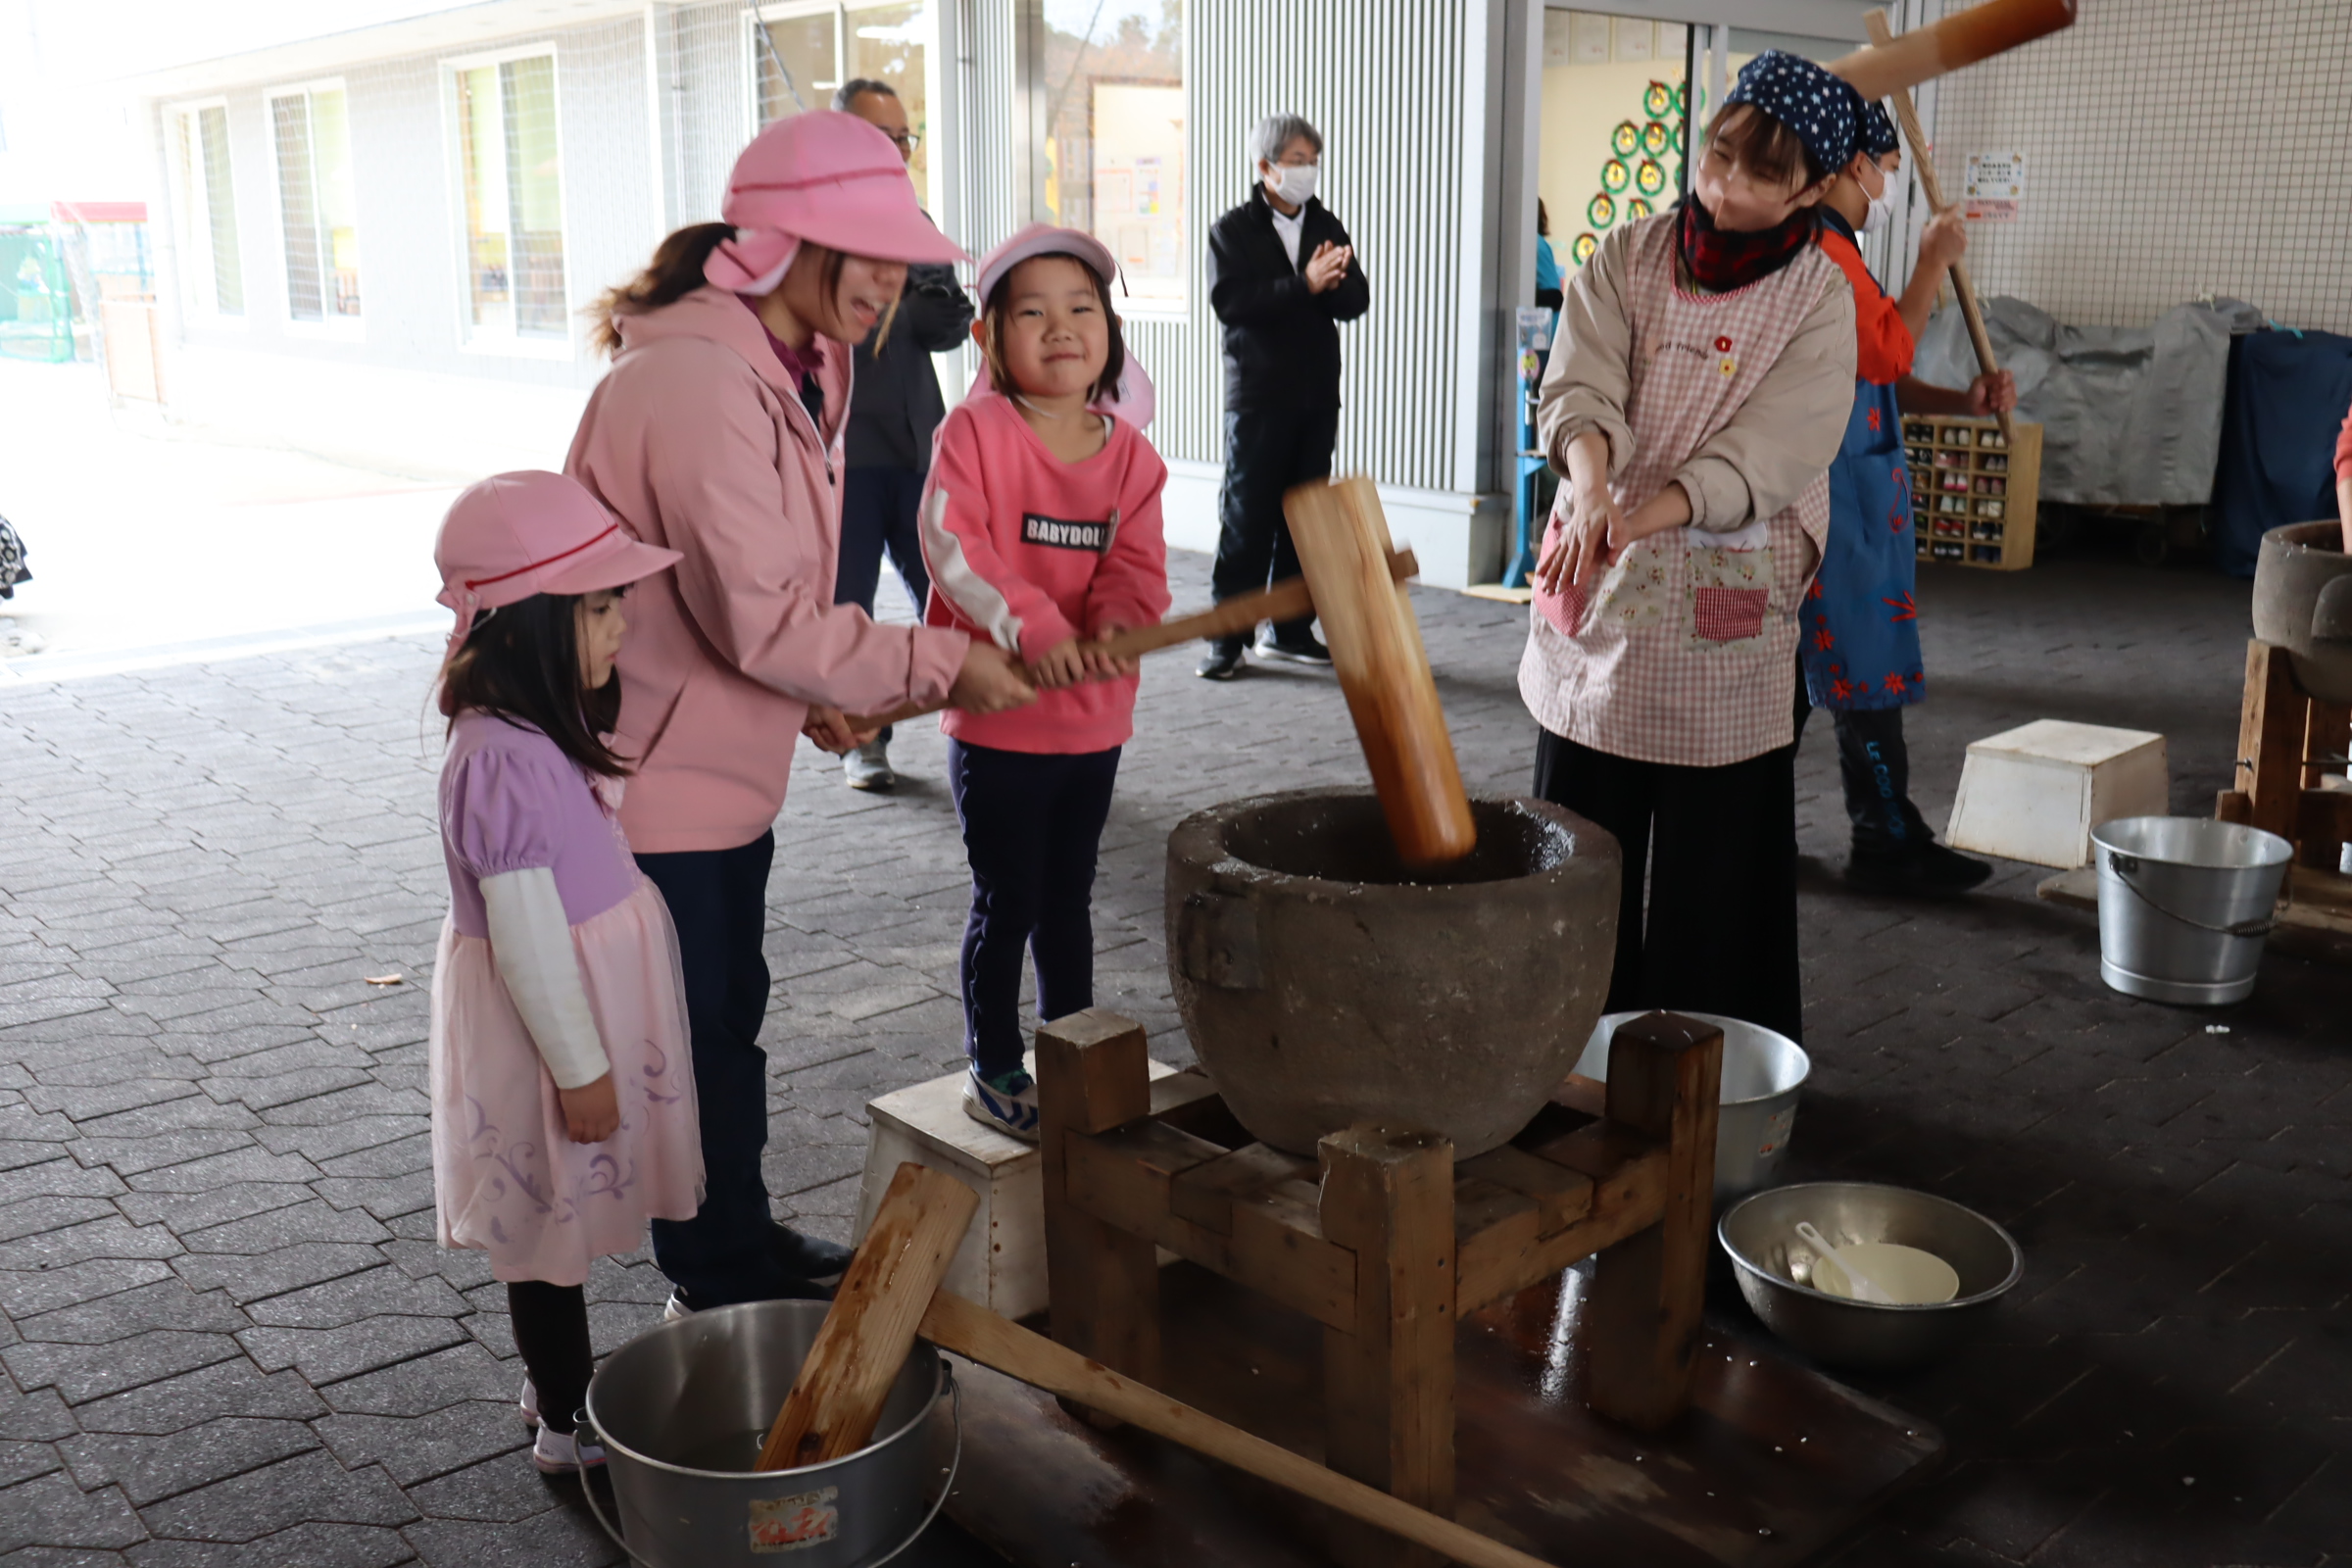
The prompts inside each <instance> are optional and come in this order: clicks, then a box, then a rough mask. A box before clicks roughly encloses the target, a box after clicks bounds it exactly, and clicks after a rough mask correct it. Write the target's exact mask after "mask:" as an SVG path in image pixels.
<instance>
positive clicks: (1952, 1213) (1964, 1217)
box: [1715, 1182, 2026, 1371]
mask: <svg viewBox="0 0 2352 1568" xmlns="http://www.w3.org/2000/svg"><path fill="white" fill-rule="evenodd" d="M1808 1219H1809V1220H1811V1221H1812V1222H1813V1224H1814V1226H1815V1228H1817V1229H1818V1230H1819V1231H1820V1232H1821V1233H1822V1235H1824V1236H1826V1237H1827V1238H1829V1240H1830V1242H1831V1244H1832V1245H1834V1246H1837V1247H1850V1246H1853V1245H1855V1244H1857V1243H1861V1242H1893V1243H1896V1244H1897V1245H1899V1246H1903V1247H1916V1248H1919V1249H1921V1250H1924V1251H1930V1252H1934V1253H1935V1254H1936V1256H1937V1257H1940V1258H1942V1259H1943V1260H1944V1261H1945V1262H1947V1263H1949V1264H1951V1265H1952V1268H1953V1270H1954V1271H1955V1272H1957V1273H1958V1274H1959V1276H1960V1294H1959V1295H1958V1296H1957V1297H1954V1298H1953V1299H1951V1300H1948V1301H1940V1302H1937V1303H1936V1304H1935V1305H1933V1306H1887V1305H1881V1304H1880V1303H1878V1302H1875V1301H1855V1300H1849V1299H1846V1298H1844V1297H1842V1296H1831V1295H1829V1294H1827V1293H1826V1292H1822V1291H1817V1290H1815V1289H1813V1287H1812V1278H1813V1261H1814V1251H1813V1249H1812V1248H1810V1247H1808V1246H1806V1245H1805V1244H1804V1243H1803V1242H1801V1241H1799V1240H1798V1239H1797V1235H1796V1225H1797V1222H1798V1221H1799V1220H1808ZM1715 1235H1716V1237H1717V1239H1718V1240H1720V1241H1721V1242H1722V1243H1723V1250H1725V1251H1726V1252H1728V1253H1730V1254H1731V1258H1732V1262H1733V1264H1734V1265H1735V1267H1736V1269H1737V1272H1738V1274H1739V1278H1740V1295H1742V1296H1744V1297H1746V1298H1747V1304H1748V1305H1749V1306H1750V1307H1752V1308H1754V1309H1755V1314H1756V1316H1758V1317H1760V1318H1762V1319H1763V1320H1764V1324H1765V1327H1767V1328H1769V1329H1771V1330H1772V1332H1773V1333H1775V1334H1777V1335H1779V1336H1780V1337H1781V1338H1782V1339H1784V1340H1786V1341H1788V1342H1789V1344H1790V1345H1792V1346H1794V1347H1796V1348H1798V1349H1799V1350H1802V1351H1804V1353H1805V1354H1807V1355H1809V1356H1811V1357H1813V1358H1814V1359H1815V1360H1817V1361H1826V1362H1829V1363H1831V1364H1833V1365H1837V1366H1851V1367H1865V1368H1870V1369H1872V1370H1876V1371H1891V1370H1893V1369H1895V1368H1898V1367H1906V1366H1911V1365H1914V1364H1916V1363H1918V1362H1921V1361H1927V1360H1932V1359H1934V1358H1935V1357H1936V1356H1939V1355H1943V1354H1946V1353H1947V1352H1949V1351H1950V1350H1952V1349H1954V1348H1957V1347H1958V1346H1959V1344H1960V1342H1961V1341H1963V1340H1965V1339H1966V1338H1967V1337H1968V1336H1969V1335H1970V1334H1972V1333H1974V1332H1975V1331H1976V1330H1977V1329H1979V1328H1981V1327H1982V1326H1983V1325H1984V1323H1985V1319H1986V1318H1987V1317H1989V1316H1990V1315H1991V1314H1992V1309H1993V1307H1994V1306H1995V1305H1996V1304H1998V1302H1999V1301H2000V1299H2001V1298H2002V1297H2004V1296H2006V1295H2008V1294H2009V1292H2010V1290H2011V1289H2012V1288H2013V1287H2014V1286H2015V1285H2016V1284H2017V1282H2018V1281H2019V1280H2020V1279H2022V1278H2023V1277H2024V1276H2025V1272H2026V1255H2025V1253H2024V1252H2022V1251H2020V1250H2018V1246H2017V1243H2016V1242H2015V1241H2014V1240H2013V1239H2011V1237H2010V1235H2009V1233H2008V1232H2007V1231H2005V1230H2003V1229H2001V1228H2000V1227H1999V1226H1998V1225H1995V1224H1994V1223H1993V1222H1992V1221H1990V1220H1988V1219H1986V1218H1985V1216H1984V1215H1982V1214H1980V1213H1978V1212H1977V1211H1976V1210H1975V1209H1972V1208H1966V1207H1963V1206H1962V1205H1961V1204H1958V1203H1955V1202H1953V1201H1951V1200H1949V1199H1945V1198H1937V1197H1936V1196H1934V1195H1933V1194H1930V1193H1919V1192H1913V1191H1912V1190H1911V1189H1910V1188H1907V1187H1881V1186H1878V1185H1876V1184H1875V1183H1871V1182H1805V1183H1801V1184H1799V1185H1797V1186H1794V1187H1775V1188H1772V1189H1770V1190H1769V1191H1766V1192H1761V1193H1757V1194H1754V1195H1753V1196H1751V1197H1748V1198H1744V1199H1742V1200H1740V1201H1739V1202H1737V1203H1734V1204H1733V1205H1732V1206H1731V1208H1730V1209H1728V1210H1727V1211H1725V1213H1724V1216H1723V1219H1722V1222H1721V1223H1719V1224H1718V1225H1717V1226H1716V1227H1715Z"/></svg>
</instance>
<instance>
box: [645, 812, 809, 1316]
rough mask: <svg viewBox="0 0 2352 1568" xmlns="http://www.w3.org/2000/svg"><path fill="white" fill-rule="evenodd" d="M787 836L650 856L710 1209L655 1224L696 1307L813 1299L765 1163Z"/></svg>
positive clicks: (659, 1252) (662, 1248) (659, 1255)
mask: <svg viewBox="0 0 2352 1568" xmlns="http://www.w3.org/2000/svg"><path fill="white" fill-rule="evenodd" d="M775 857H776V836H775V834H773V833H762V834H760V836H759V837H758V838H756V839H754V840H753V841H752V842H751V843H749V844H745V845H740V846H738V847H736V848H735V849H732V850H693V851H687V852H684V853H681V854H676V855H640V856H638V857H637V865H638V868H639V869H640V870H642V871H644V872H645V874H646V875H647V876H648V877H650V878H651V879H652V880H653V884H654V886H656V887H658V888H660V889H661V890H662V900H663V902H664V903H666V904H667V905H668V906H669V918H670V921H671V923H672V924H674V925H675V926H676V927H677V929H678V956H679V959H680V961H681V963H682V965H683V967H684V969H685V974H686V1027H687V1030H688V1032H689V1034H691V1036H692V1037H693V1041H694V1091H695V1103H696V1104H697V1106H698V1107H700V1109H701V1111H702V1122H703V1172H704V1188H703V1206H702V1208H701V1209H700V1210H699V1211H697V1212H696V1214H695V1216H694V1218H692V1219H686V1220H671V1219H658V1220H655V1221H654V1222H653V1232H654V1261H655V1263H657V1264H658V1265H660V1267H661V1269H662V1273H663V1274H664V1275H666V1276H668V1279H669V1282H670V1283H671V1284H672V1285H675V1286H677V1287H678V1288H679V1290H681V1291H683V1292H684V1293H685V1299H686V1304H687V1305H688V1306H691V1307H693V1308H695V1309H696V1310H697V1311H701V1310H703V1309H704V1308H706V1307H712V1306H731V1305H733V1304H734V1303H735V1302H737V1301H764V1300H769V1299H774V1298H776V1297H780V1296H787V1295H801V1294H805V1292H803V1291H802V1290H800V1289H798V1288H797V1287H798V1282H797V1281H794V1280H792V1279H791V1278H789V1277H788V1276H787V1275H786V1273H785V1272H784V1269H783V1266H782V1264H781V1263H779V1262H778V1261H777V1258H776V1256H775V1231H774V1220H773V1219H772V1218H771V1216H770V1215H769V1213H768V1207H767V1182H766V1180H765V1179H764V1178H763V1177H762V1176H761V1175H760V1154H761V1152H763V1151H764V1150H765V1149H766V1148H767V1053H766V1052H764V1051H762V1050H760V1024H761V1023H762V1022H763V1021H764V1020H765V1018H766V1016H767V958H766V956H764V955H763V954H762V953H761V952H760V942H761V939H762V938H763V937H764V936H765V935H766V932H767V873H768V867H769V866H770V865H771V864H773V863H774V861H775Z"/></svg>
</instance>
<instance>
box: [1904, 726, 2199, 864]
mask: <svg viewBox="0 0 2352 1568" xmlns="http://www.w3.org/2000/svg"><path fill="white" fill-rule="evenodd" d="M2171 796H2172V768H2171V764H2170V762H2169V761H2168V760H2167V758H2166V755H2165V745H2164V737H2163V736H2161V735H2153V734H2150V733H2149V732H2147V731H2146V730H2137V729H2110V728H2108V727H2106V726H2105V725H2101V724H2073V723H2069V722H2067V721H2066V720H2064V719H2056V718H2037V719H2035V720H2034V722H2033V723H2031V724H2021V725H2019V726H2018V727H2017V728H2016V729H2013V730H2006V731H2003V732H2002V733H2001V734H1998V735H1990V736H1987V737H1985V739H1984V740H1981V741H1972V742H1971V743H1970V744H1969V748H1968V760H1967V761H1966V762H1964V763H1963V764H1962V765H1961V768H1960V793H1959V796H1958V798H1957V799H1955V800H1954V801H1953V802H1952V821H1951V826H1950V827H1949V828H1948V829H1947V830H1946V831H1945V833H1944V837H1945V839H1946V840H1947V841H1948V842H1949V843H1950V844H1951V846H1952V848H1953V849H1955V850H1968V851H1972V852H1974V853H1975V854H1978V855H1997V856H1999V857H2000V858H2003V859H2005V860H2025V861H2028V862H2030V863H2032V864H2034V865H2052V866H2056V867H2058V868H2059V869H2060V870H2066V871H2071V870H2074V869H2076V868H2078V867H2081V866H2085V865H2088V864H2089V863H2090V830H2091V829H2092V828H2094V827H2096V826H2097V825H2098V824H2100V823H2101V822H2111V821H2113V820H2115V819H2116V818H2117V817H2119V816H2163V815H2165V814H2167V813H2168V812H2169V811H2170V810H2171Z"/></svg>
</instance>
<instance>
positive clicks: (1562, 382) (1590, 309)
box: [1536, 224, 1634, 479]
mask: <svg viewBox="0 0 2352 1568" xmlns="http://www.w3.org/2000/svg"><path fill="white" fill-rule="evenodd" d="M1631 232H1633V228H1632V225H1630V224H1629V225H1627V226H1626V227H1624V228H1620V229H1618V230H1617V231H1616V232H1615V233H1613V234H1611V235H1609V236H1608V238H1606V239H1604V240H1602V241H1601V242H1600V249H1598V250H1596V251H1594V252H1593V254H1592V256H1591V257H1590V258H1588V259H1587V260H1586V262H1585V265H1584V266H1583V267H1581V268H1579V269H1577V270H1576V273H1575V275H1574V276H1572V277H1571V278H1569V280H1568V289H1567V292H1566V294H1565V295H1564V296H1563V297H1562V299H1561V301H1560V322H1559V326H1558V327H1557V328H1556V329H1555V330H1554V331H1553V333H1552V335H1551V359H1550V361H1549V363H1547V364H1546V365H1545V366H1544V385H1543V388H1542V390H1541V391H1540V392H1539V393H1538V394H1537V397H1536V439H1537V440H1538V441H1539V442H1540V443H1541V444H1542V445H1543V448H1544V455H1545V456H1546V457H1548V458H1549V459H1550V460H1551V466H1552V470H1553V471H1554V472H1556V473H1559V474H1562V475H1565V474H1566V473H1567V472H1568V443H1569V442H1571V441H1573V440H1575V439H1576V438H1577V437H1578V436H1580V435H1582V434H1584V433H1585V432H1586V431H1587V430H1592V429H1597V430H1599V431H1600V433H1601V434H1602V435H1603V436H1604V437H1606V438H1607V440H1608V443H1609V477H1611V478H1612V479H1613V478H1615V477H1616V476H1617V475H1618V474H1620V473H1623V472H1624V471H1625V466H1626V465H1627V464H1628V463H1630V462H1632V461H1633V456H1634V432H1633V426H1632V425H1630V424H1628V423H1627V422H1626V415H1625V406H1626V402H1627V400H1628V399H1629V398H1631V397H1632V395H1633V387H1634V378H1633V368H1632V367H1633V345H1634V324H1633V322H1632V320H1631V319H1628V318H1627V315H1626V310H1625V299H1624V293H1623V288H1622V284H1623V281H1624V276H1625V252H1626V249H1627V246H1626V243H1625V240H1626V236H1627V235H1628V234H1630V233H1631Z"/></svg>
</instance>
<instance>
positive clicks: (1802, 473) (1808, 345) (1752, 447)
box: [1675, 268, 1856, 533]
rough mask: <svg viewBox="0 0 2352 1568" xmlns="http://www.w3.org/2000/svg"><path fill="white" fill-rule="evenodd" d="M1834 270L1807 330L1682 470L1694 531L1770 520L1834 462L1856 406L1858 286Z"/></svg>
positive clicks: (1728, 528) (1680, 476) (1792, 341)
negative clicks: (1759, 519) (1855, 329)
mask: <svg viewBox="0 0 2352 1568" xmlns="http://www.w3.org/2000/svg"><path fill="white" fill-rule="evenodd" d="M1828 272H1829V281H1828V282H1827V284H1826V285H1825V286H1824V287H1823V289H1822V293H1821V298H1820V299H1818V300H1816V301H1814V303H1813V309H1812V311H1811V312H1810V313H1809V314H1808V315H1807V316H1806V317H1805V319H1804V324H1803V325H1801V326H1799V327H1798V328H1797V329H1796V335H1795V336H1794V337H1792V338H1790V339H1789V346H1788V347H1787V348H1785V349H1783V350H1782V351H1781V357H1780V358H1779V359H1777V360H1775V361H1774V362H1773V365H1772V368H1771V369H1769V370H1767V371H1765V372H1764V378H1763V379H1762V380H1761V381H1758V382H1757V383H1756V389H1755V390H1754V391H1753V392H1751V393H1749V394H1748V397H1747V401H1746V402H1745V403H1743V404H1741V405H1740V412H1739V413H1737V414H1735V415H1733V416H1732V419H1731V422H1730V423H1729V424H1726V425H1725V426H1724V427H1723V428H1722V429H1720V430H1718V431H1716V432H1715V433H1714V434H1713V435H1712V436H1710V437H1708V438H1707V439H1706V440H1705V441H1703V442H1701V443H1700V444H1699V447H1698V450H1697V451H1695V452H1693V453H1691V459H1690V461H1689V462H1687V463H1685V464H1684V465H1683V466H1682V467H1681V468H1680V469H1679V470H1677V471H1676V473H1675V478H1676V480H1677V481H1679V482H1680V483H1681V485H1682V487H1683V491H1684V493H1685V494H1687V495H1688V496H1690V498H1691V526H1692V527H1693V528H1703V529H1705V530H1707V531H1708V532H1709V533H1729V532H1731V531H1732V530H1733V529H1735V528H1740V527H1742V526H1744V525H1746V524H1747V523H1748V522H1749V521H1751V520H1753V519H1754V518H1757V517H1769V516H1771V515H1773V514H1774V513H1776V512H1779V511H1780V510H1781V509H1783V508H1784V507H1787V506H1789V505H1790V504H1791V503H1793V502H1794V501H1795V500H1796V498H1797V497H1798V495H1800V494H1802V493H1803V491H1804V488H1805V486H1807V485H1809V484H1811V483H1812V482H1813V481H1814V479H1816V478H1817V477H1819V476H1820V474H1821V472H1822V470H1823V469H1825V468H1827V467H1828V466H1830V464H1831V462H1832V461H1833V460H1834V459H1836V458H1837V456H1838V447H1839V446H1840V445H1841V444H1843V442H1844V440H1845V426H1846V421H1847V420H1848V419H1849V418H1851V417H1852V416H1853V410H1854V361H1855V357H1856V344H1855V338H1854V290H1853V285H1852V284H1850V283H1848V282H1847V281H1846V280H1845V274H1844V273H1842V272H1840V271H1838V270H1837V269H1836V268H1830V269H1828Z"/></svg>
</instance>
